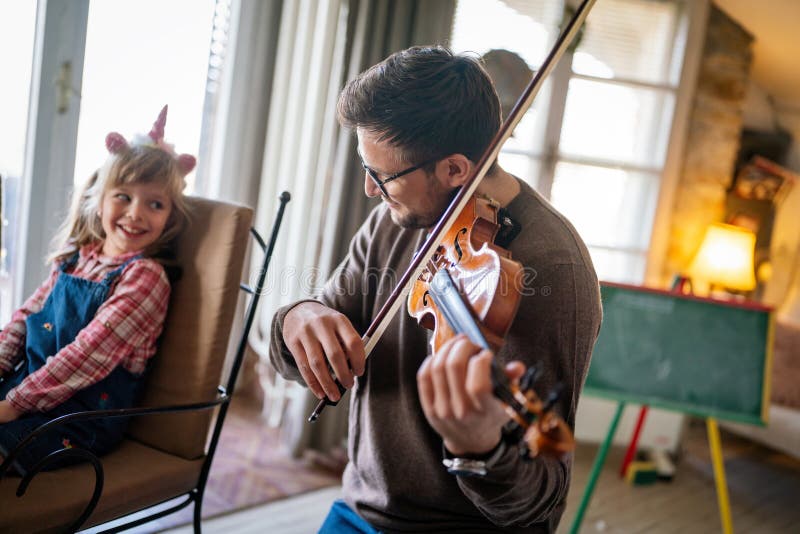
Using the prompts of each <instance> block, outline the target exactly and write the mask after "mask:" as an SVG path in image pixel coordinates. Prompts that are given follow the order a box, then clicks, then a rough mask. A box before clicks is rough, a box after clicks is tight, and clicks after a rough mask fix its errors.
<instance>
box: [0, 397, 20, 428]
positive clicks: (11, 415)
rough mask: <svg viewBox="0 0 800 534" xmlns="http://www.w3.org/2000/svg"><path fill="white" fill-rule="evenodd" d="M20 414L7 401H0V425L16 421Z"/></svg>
mask: <svg viewBox="0 0 800 534" xmlns="http://www.w3.org/2000/svg"><path fill="white" fill-rule="evenodd" d="M20 415H22V414H20V413H19V412H18V411H17V409H16V408H14V407H13V406H11V403H10V402H8V401H7V400H2V401H0V424H2V423H10V422H11V421H16V420H17V419H18V418H19V416H20Z"/></svg>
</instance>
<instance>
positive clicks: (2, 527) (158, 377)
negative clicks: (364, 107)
mask: <svg viewBox="0 0 800 534" xmlns="http://www.w3.org/2000/svg"><path fill="white" fill-rule="evenodd" d="M288 200H289V194H288V193H283V195H282V196H281V206H280V209H279V212H278V215H277V219H276V223H275V227H274V228H273V233H272V239H271V241H270V244H269V247H267V245H266V244H265V243H264V241H263V240H262V239H261V237H260V236H259V235H258V234H257V233H256V232H255V231H254V230H250V231H251V233H252V234H253V236H254V238H255V239H256V241H257V242H258V244H259V245H260V247H261V249H262V250H263V251H264V252H265V256H264V262H263V265H262V268H261V271H260V274H259V279H258V283H257V284H256V287H255V288H254V289H251V288H250V287H249V286H247V285H245V284H240V276H241V273H242V267H243V263H244V258H245V250H246V247H247V234H248V229H250V225H251V222H252V215H253V213H252V210H251V209H250V208H246V207H243V206H236V205H232V204H227V203H223V202H217V201H212V200H206V199H201V198H190V199H189V202H188V204H189V208H190V213H191V223H190V225H189V228H187V229H186V230H185V231H184V233H183V234H182V235H181V236H180V237H179V239H178V248H177V255H178V262H179V264H180V266H181V268H182V276H181V278H180V280H178V281H177V282H176V283H175V284H174V285H173V291H172V298H171V302H170V308H169V312H168V316H167V321H166V324H165V327H164V332H163V334H162V337H161V344H160V347H159V351H158V353H157V355H156V356H155V357H154V359H153V363H152V365H151V368H150V370H149V371H148V376H147V378H146V382H145V385H144V393H143V397H142V399H141V406H142V407H137V408H132V409H124V410H103V411H93V412H81V413H74V414H69V415H66V416H63V417H61V418H59V419H56V420H53V421H50V422H48V423H47V424H45V425H42V426H40V427H39V428H38V429H37V430H36V431H34V432H33V433H31V435H30V436H28V438H27V439H26V441H25V442H23V443H21V444H20V446H19V447H18V448H17V449H15V451H12V452H11V453H10V454H9V457H8V458H7V459H6V461H5V462H4V463H3V464H2V465H0V532H26V533H28V532H74V531H77V530H78V529H80V528H87V527H90V526H95V525H99V524H102V523H105V522H108V521H111V520H114V519H118V518H120V517H124V516H126V515H129V514H131V513H134V512H137V511H140V510H144V509H146V508H149V507H151V506H154V505H157V504H161V503H164V502H166V501H169V500H172V499H175V498H176V497H181V496H183V497H185V499H184V500H183V501H182V502H180V503H179V504H177V505H175V506H172V507H170V508H168V509H167V510H163V511H160V512H157V513H155V514H153V515H150V516H148V517H145V518H142V519H138V520H135V521H132V522H129V523H127V524H125V525H124V526H122V527H116V528H114V529H113V530H110V531H114V532H116V531H119V530H124V529H127V528H131V527H133V526H137V525H140V524H143V523H145V522H147V521H151V520H153V519H156V518H158V517H162V516H165V515H167V514H170V513H173V512H175V511H178V510H180V509H182V508H185V507H186V506H189V505H190V504H194V529H195V532H200V517H201V507H202V502H203V492H204V489H205V484H206V480H207V478H208V474H209V470H210V468H211V462H212V460H213V457H214V452H215V450H216V446H217V442H218V439H219V435H220V432H221V431H222V425H223V423H224V420H225V415H226V412H227V408H228V404H229V402H230V399H231V395H232V394H233V389H234V385H235V383H236V378H237V375H238V373H239V369H240V367H241V364H242V360H243V356H244V352H245V347H246V343H247V336H248V333H249V330H250V327H251V325H252V321H253V319H254V317H255V312H256V306H257V304H258V299H259V295H260V292H261V290H262V288H263V283H264V277H265V274H266V268H267V265H268V263H269V259H270V256H271V253H272V248H273V246H274V243H275V238H276V236H277V231H278V229H279V227H280V221H281V218H282V215H283V210H284V208H285V205H286V202H288ZM240 288H241V289H243V290H245V291H246V292H248V293H250V294H251V298H250V303H249V306H248V309H247V313H246V316H245V318H244V325H243V329H242V333H241V336H240V339H239V344H238V350H237V353H236V355H235V358H234V361H233V365H232V367H231V370H230V371H229V373H228V379H227V382H226V385H225V386H219V383H220V378H221V376H222V372H223V364H224V361H225V356H226V352H227V348H228V341H229V335H230V329H231V325H232V321H233V317H234V312H235V308H236V303H237V300H238V294H239V293H238V289H240ZM215 408H216V409H217V413H216V419H215V420H214V421H213V425H212V419H213V415H214V413H213V412H214V409H215ZM120 416H127V417H131V423H130V425H129V428H128V433H127V436H126V439H125V440H124V441H123V443H122V444H121V445H120V447H119V448H117V449H116V450H114V451H113V452H111V453H110V454H108V455H105V456H103V457H101V458H97V457H95V456H94V455H93V454H92V453H90V452H89V451H85V450H80V449H62V450H60V451H57V452H55V453H52V454H51V455H50V456H48V457H47V458H45V459H44V460H42V462H40V464H39V465H38V466H36V467H35V468H34V469H32V470H31V472H29V473H28V474H27V475H26V476H25V477H23V478H22V479H21V480H20V479H19V478H18V477H13V476H8V475H7V474H5V473H6V471H7V469H8V467H9V465H10V464H11V462H12V461H13V456H14V455H15V452H16V451H17V450H19V449H21V448H22V447H24V446H25V445H26V443H28V442H29V441H30V440H32V439H35V437H36V436H37V435H39V434H41V433H42V432H46V431H48V430H49V429H51V428H53V427H57V426H59V425H61V424H64V423H65V422H67V421H77V420H81V419H88V418H97V417H120ZM66 456H72V457H74V458H77V459H82V460H85V462H81V463H80V464H77V465H71V466H69V467H63V468H60V469H57V470H54V471H44V472H41V471H40V470H41V468H42V467H46V465H47V464H48V463H49V462H51V461H53V460H58V459H60V458H64V457H66ZM87 463H88V465H87Z"/></svg>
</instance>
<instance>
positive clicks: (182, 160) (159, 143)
mask: <svg viewBox="0 0 800 534" xmlns="http://www.w3.org/2000/svg"><path fill="white" fill-rule="evenodd" d="M166 124H167V106H164V107H163V108H162V109H161V113H159V114H158V118H157V119H156V122H154V123H153V128H151V129H150V133H148V134H147V135H136V136H134V137H133V139H132V140H131V143H130V144H128V142H127V141H126V140H125V138H124V137H123V136H122V134H120V133H117V132H111V133H110V134H108V135H107V136H106V148H107V149H108V151H109V152H110V153H111V154H112V155H114V154H119V153H121V152H123V151H125V150H128V149H130V147H131V145H132V146H149V147H154V148H160V149H161V150H163V151H164V152H166V153H168V154H170V155H172V156H173V157H174V158H175V159H177V161H178V169H179V170H180V172H181V175H183V176H186V175H187V174H189V173H190V172H191V171H192V169H194V166H195V164H196V163H197V160H196V159H195V157H194V156H192V155H191V154H176V153H175V146H174V145H171V144H169V143H167V142H165V141H164V126H165V125H166Z"/></svg>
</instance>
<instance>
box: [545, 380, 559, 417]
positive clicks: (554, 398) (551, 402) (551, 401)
mask: <svg viewBox="0 0 800 534" xmlns="http://www.w3.org/2000/svg"><path fill="white" fill-rule="evenodd" d="M563 391H564V384H563V383H561V382H558V383H557V384H556V385H555V386H553V389H551V390H550V393H548V394H547V399H546V400H545V401H544V405H543V406H542V413H547V412H549V411H550V410H552V409H553V406H555V404H556V402H558V399H559V398H560V397H561V393H562V392H563Z"/></svg>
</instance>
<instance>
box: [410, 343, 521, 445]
mask: <svg viewBox="0 0 800 534" xmlns="http://www.w3.org/2000/svg"><path fill="white" fill-rule="evenodd" d="M492 358H494V355H493V354H492V353H491V352H490V351H488V350H481V349H480V347H478V346H477V345H475V344H473V343H472V342H470V341H469V339H467V337H466V336H464V335H459V336H456V337H454V338H452V339H450V340H448V341H447V342H446V343H445V344H444V345H442V347H441V348H440V349H439V351H438V352H437V353H436V354H434V355H433V356H428V358H426V359H425V361H424V362H423V363H422V366H421V367H420V368H419V371H418V372H417V386H418V387H419V398H420V402H421V403H422V410H423V411H424V412H425V417H426V418H427V419H428V422H429V423H430V424H431V426H432V427H433V429H434V430H436V432H438V433H439V435H440V436H442V438H443V439H444V446H445V447H447V450H449V451H450V452H451V453H453V454H454V455H456V456H460V455H464V454H483V453H486V452H489V451H491V450H492V449H493V448H494V447H495V446H496V445H497V444H498V443H499V442H500V437H501V430H502V428H503V425H504V424H505V423H506V421H508V415H507V414H506V413H505V410H504V409H503V405H502V404H501V403H500V401H499V400H497V398H495V396H494V395H493V394H492V379H491V364H492ZM523 372H524V366H523V365H522V363H520V362H513V363H511V364H509V365H508V366H507V367H506V374H508V376H509V378H511V379H512V380H514V379H518V378H519V377H520V376H522V373H523Z"/></svg>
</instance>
